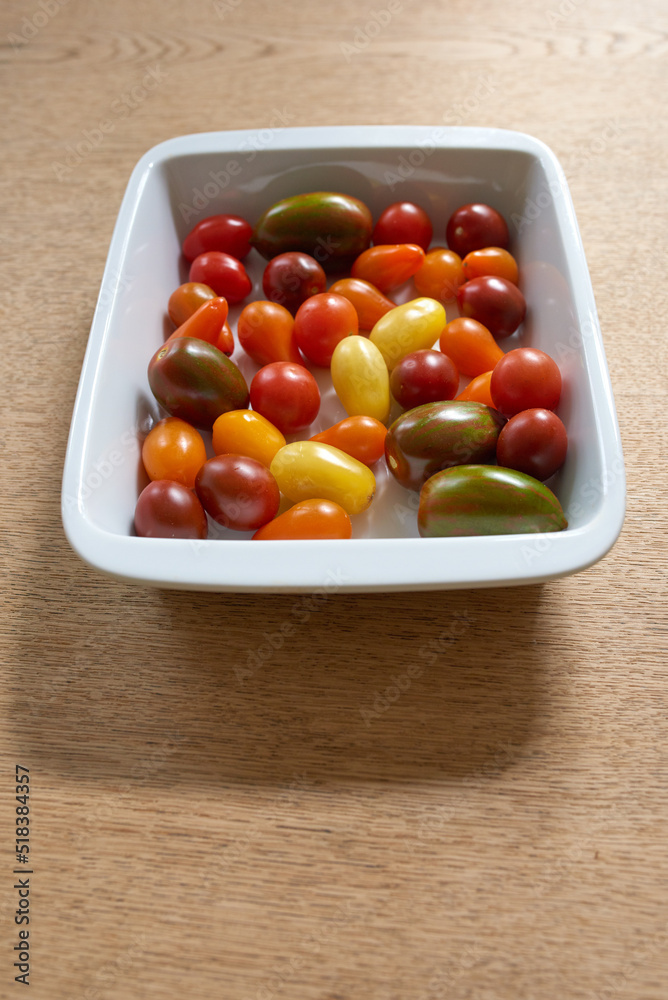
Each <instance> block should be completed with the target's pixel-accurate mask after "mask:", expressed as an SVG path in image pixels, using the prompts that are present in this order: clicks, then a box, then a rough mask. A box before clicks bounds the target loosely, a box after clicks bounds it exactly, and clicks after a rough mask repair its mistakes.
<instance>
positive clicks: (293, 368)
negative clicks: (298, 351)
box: [250, 361, 320, 434]
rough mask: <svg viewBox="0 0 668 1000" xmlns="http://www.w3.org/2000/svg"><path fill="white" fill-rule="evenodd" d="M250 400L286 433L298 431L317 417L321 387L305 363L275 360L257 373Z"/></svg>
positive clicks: (258, 410) (251, 385)
mask: <svg viewBox="0 0 668 1000" xmlns="http://www.w3.org/2000/svg"><path fill="white" fill-rule="evenodd" d="M250 403H251V406H252V407H253V409H254V410H256V411H257V412H258V413H261V414H262V416H263V417H266V418H267V420H268V421H269V422H270V423H272V424H273V425H274V427H278V429H279V431H281V433H282V434H294V433H295V431H299V430H302V429H303V428H304V427H308V426H309V424H312V423H313V421H314V420H315V418H316V417H317V415H318V410H319V409H320V390H319V389H318V383H317V382H316V380H315V379H314V377H313V375H311V373H310V371H308V369H306V368H304V366H303V365H299V364H294V363H293V362H291V361H275V362H273V363H272V364H270V365H265V366H264V368H260V370H259V372H257V373H256V374H255V375H254V376H253V380H252V381H251V384H250Z"/></svg>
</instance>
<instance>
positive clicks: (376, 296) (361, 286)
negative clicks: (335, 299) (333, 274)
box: [329, 278, 396, 330]
mask: <svg viewBox="0 0 668 1000" xmlns="http://www.w3.org/2000/svg"><path fill="white" fill-rule="evenodd" d="M329 290H330V292H336V294H337V295H343V297H344V298H345V299H348V301H349V302H352V304H353V305H354V307H355V311H356V313H357V319H358V321H359V328H360V330H373V328H374V326H375V325H376V323H377V322H378V320H379V319H380V317H381V316H384V315H385V313H386V312H389V311H390V309H394V307H395V305H396V302H392V300H391V299H388V298H386V297H385V296H384V295H383V293H382V292H380V291H379V290H378V289H377V288H376V286H375V285H372V284H371V282H369V281H363V280H362V279H361V278H340V279H339V280H338V281H335V282H334V284H333V285H331V286H330V289H329Z"/></svg>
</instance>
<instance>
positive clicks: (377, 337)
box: [369, 297, 454, 371]
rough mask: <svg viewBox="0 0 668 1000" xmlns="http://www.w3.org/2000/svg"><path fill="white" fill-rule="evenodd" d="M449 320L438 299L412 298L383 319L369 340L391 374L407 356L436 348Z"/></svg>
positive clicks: (379, 321) (375, 327)
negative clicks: (436, 343) (414, 352)
mask: <svg viewBox="0 0 668 1000" xmlns="http://www.w3.org/2000/svg"><path fill="white" fill-rule="evenodd" d="M445 320H446V315H445V309H444V308H443V306H442V305H441V303H440V302H437V301H436V299H431V298H426V297H422V298H419V299H411V301H410V302H404V303H403V304H402V305H400V306H396V307H395V308H394V309H393V310H392V311H391V312H388V313H386V314H385V315H384V316H383V317H381V319H379V320H378V322H377V323H376V325H375V326H374V328H373V330H372V331H371V334H370V335H369V340H370V341H371V343H372V344H375V345H376V347H377V348H378V350H379V351H380V353H381V354H382V355H383V358H384V359H385V364H386V365H387V367H388V368H389V370H390V371H391V370H392V369H393V368H394V366H395V365H396V364H398V362H399V361H401V359H402V358H403V357H405V356H406V355H407V354H412V352H413V351H421V350H424V349H426V348H429V347H433V345H434V344H435V342H436V341H437V340H438V338H439V336H440V335H441V333H442V332H443V328H444V327H445ZM445 353H446V354H447V351H446V352H445ZM453 360H454V359H453Z"/></svg>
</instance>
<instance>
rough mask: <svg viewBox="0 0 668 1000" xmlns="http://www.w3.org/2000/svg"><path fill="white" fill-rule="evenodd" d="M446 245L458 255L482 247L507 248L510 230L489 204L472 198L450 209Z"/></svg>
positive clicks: (463, 255)
mask: <svg viewBox="0 0 668 1000" xmlns="http://www.w3.org/2000/svg"><path fill="white" fill-rule="evenodd" d="M445 236H446V239H447V241H448V246H449V247H450V249H451V250H454V251H455V253H458V254H459V256H460V257H466V255H467V254H469V253H471V251H472V250H482V248H483V247H501V248H502V249H503V250H507V249H508V243H509V241H510V234H509V233H508V224H507V223H506V220H505V219H504V217H503V216H502V215H501V213H500V212H497V210H496V209H495V208H492V206H491V205H485V204H483V203H480V202H471V203H469V204H468V205H462V206H461V207H460V208H458V209H457V210H456V211H455V212H453V213H452V215H451V216H450V218H449V219H448V224H447V226H446V230H445Z"/></svg>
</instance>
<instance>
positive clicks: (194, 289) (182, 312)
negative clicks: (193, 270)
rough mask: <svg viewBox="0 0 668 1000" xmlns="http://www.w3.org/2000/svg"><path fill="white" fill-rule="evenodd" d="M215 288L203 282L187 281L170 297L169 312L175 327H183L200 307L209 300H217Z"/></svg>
mask: <svg viewBox="0 0 668 1000" xmlns="http://www.w3.org/2000/svg"><path fill="white" fill-rule="evenodd" d="M215 298H216V293H215V292H214V290H213V288H209V286H208V285H205V284H203V283H202V282H201V281H185V282H184V283H183V284H182V285H179V287H178V288H176V289H175V290H174V291H173V292H172V294H171V295H170V297H169V301H168V303H167V312H168V314H169V318H170V319H171V321H172V323H173V324H174V326H177V327H178V326H181V324H182V323H185V321H186V320H187V319H189V318H190V317H191V316H192V314H193V313H194V312H197V310H198V309H199V307H200V306H203V305H204V303H205V302H208V301H209V299H215Z"/></svg>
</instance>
